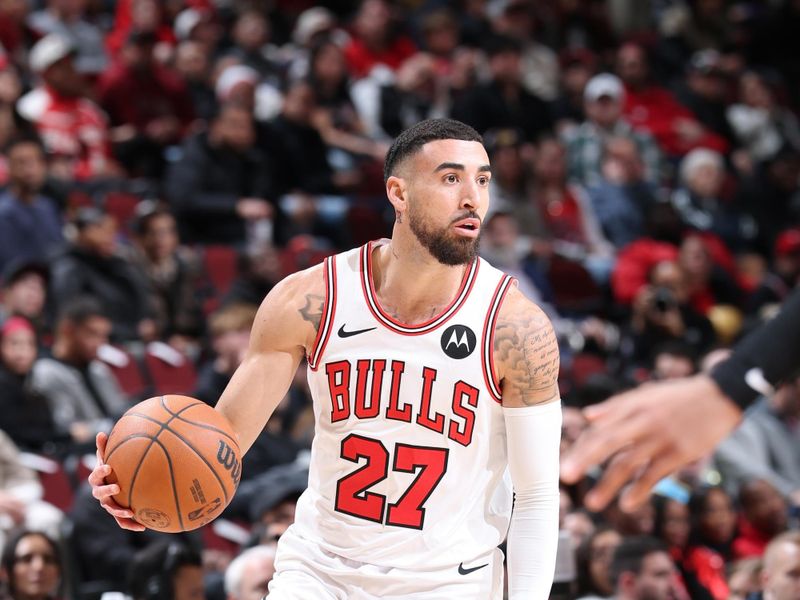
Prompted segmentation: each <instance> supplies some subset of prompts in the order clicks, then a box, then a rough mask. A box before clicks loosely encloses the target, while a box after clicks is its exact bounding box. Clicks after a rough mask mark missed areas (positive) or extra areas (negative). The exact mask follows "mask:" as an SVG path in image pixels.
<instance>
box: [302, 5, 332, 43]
mask: <svg viewBox="0 0 800 600" xmlns="http://www.w3.org/2000/svg"><path fill="white" fill-rule="evenodd" d="M334 27H336V17H335V16H334V14H333V13H332V12H331V11H329V10H328V9H327V8H324V7H322V6H314V7H312V8H308V9H306V10H304V11H303V12H302V13H300V16H299V17H297V23H295V26H294V32H293V33H292V39H293V40H294V43H295V44H298V45H300V46H305V45H306V44H308V42H309V40H311V37H312V36H313V35H314V34H316V33H319V32H320V31H325V30H326V29H332V28H334Z"/></svg>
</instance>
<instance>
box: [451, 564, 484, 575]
mask: <svg viewBox="0 0 800 600" xmlns="http://www.w3.org/2000/svg"><path fill="white" fill-rule="evenodd" d="M488 566H489V563H486V564H485V565H479V566H477V567H472V568H471V569H465V568H464V563H463V562H462V563H460V564H459V565H458V574H459V575H469V574H470V573H472V572H473V571H477V570H478V569H482V568H483V567H488Z"/></svg>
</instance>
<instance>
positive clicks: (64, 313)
mask: <svg viewBox="0 0 800 600" xmlns="http://www.w3.org/2000/svg"><path fill="white" fill-rule="evenodd" d="M92 317H103V318H104V319H108V318H109V317H108V313H107V312H106V310H105V309H104V308H103V305H102V303H101V302H100V301H99V300H98V299H97V298H95V297H93V296H78V297H77V298H73V299H72V300H70V301H69V302H66V303H65V304H64V306H63V307H62V308H61V310H59V311H58V322H59V323H61V322H63V321H69V322H70V323H73V324H75V325H83V324H84V323H85V322H86V321H88V320H89V319H91V318H92Z"/></svg>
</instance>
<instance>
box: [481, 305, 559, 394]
mask: <svg viewBox="0 0 800 600" xmlns="http://www.w3.org/2000/svg"><path fill="white" fill-rule="evenodd" d="M494 356H495V361H496V362H497V363H498V364H503V365H504V366H505V375H504V380H505V385H506V386H509V385H510V386H511V389H510V390H508V391H509V392H511V393H512V394H514V395H517V394H518V395H519V396H520V398H522V400H523V402H525V404H535V403H536V402H537V401H538V400H537V399H536V396H537V394H538V393H540V392H546V391H548V390H550V389H552V387H553V385H555V384H556V382H557V380H558V369H559V362H560V361H559V351H558V340H557V339H556V334H555V331H553V326H552V325H551V324H550V320H549V319H548V318H547V316H546V315H545V314H544V313H542V312H537V313H536V314H534V315H531V314H530V313H527V314H526V313H525V312H523V313H522V314H512V315H509V316H508V317H506V318H504V319H499V320H498V321H497V326H496V327H495V332H494Z"/></svg>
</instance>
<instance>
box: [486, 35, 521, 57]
mask: <svg viewBox="0 0 800 600" xmlns="http://www.w3.org/2000/svg"><path fill="white" fill-rule="evenodd" d="M483 49H484V52H486V56H488V57H489V58H492V57H494V56H497V55H498V54H506V53H510V52H513V53H514V54H520V53H522V43H521V42H520V41H519V40H516V39H514V38H513V37H511V36H510V35H502V34H495V35H491V36H489V37H488V38H486V41H485V42H484V44H483Z"/></svg>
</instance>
